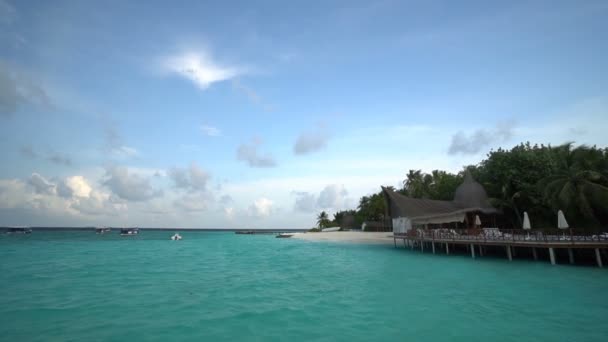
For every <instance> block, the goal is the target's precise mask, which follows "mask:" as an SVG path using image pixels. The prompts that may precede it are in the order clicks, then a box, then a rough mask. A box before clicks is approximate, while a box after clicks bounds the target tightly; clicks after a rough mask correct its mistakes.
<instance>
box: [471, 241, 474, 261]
mask: <svg viewBox="0 0 608 342" xmlns="http://www.w3.org/2000/svg"><path fill="white" fill-rule="evenodd" d="M471 258H473V259H475V245H473V244H471Z"/></svg>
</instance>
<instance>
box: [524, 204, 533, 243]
mask: <svg viewBox="0 0 608 342" xmlns="http://www.w3.org/2000/svg"><path fill="white" fill-rule="evenodd" d="M522 228H523V229H524V230H530V229H532V226H531V225H530V218H529V217H528V212H527V211H524V226H523V227H522ZM526 239H527V240H529V239H530V233H528V234H527V237H526Z"/></svg>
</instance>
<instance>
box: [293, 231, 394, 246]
mask: <svg viewBox="0 0 608 342" xmlns="http://www.w3.org/2000/svg"><path fill="white" fill-rule="evenodd" d="M291 238H292V239H300V240H305V241H312V242H323V241H325V242H345V243H361V244H390V245H393V244H394V241H393V233H392V232H357V231H344V232H340V231H338V232H318V233H311V232H304V233H294V234H293V236H292V237H291Z"/></svg>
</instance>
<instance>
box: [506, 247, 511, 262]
mask: <svg viewBox="0 0 608 342" xmlns="http://www.w3.org/2000/svg"><path fill="white" fill-rule="evenodd" d="M506 248H507V257H508V258H509V261H512V260H513V256H512V255H511V246H507V247H506Z"/></svg>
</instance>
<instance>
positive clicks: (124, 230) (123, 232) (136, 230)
mask: <svg viewBox="0 0 608 342" xmlns="http://www.w3.org/2000/svg"><path fill="white" fill-rule="evenodd" d="M137 234H139V228H121V229H120V235H122V236H133V235H137Z"/></svg>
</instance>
